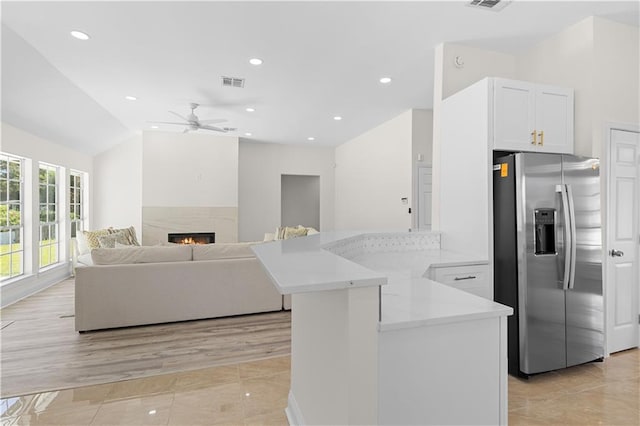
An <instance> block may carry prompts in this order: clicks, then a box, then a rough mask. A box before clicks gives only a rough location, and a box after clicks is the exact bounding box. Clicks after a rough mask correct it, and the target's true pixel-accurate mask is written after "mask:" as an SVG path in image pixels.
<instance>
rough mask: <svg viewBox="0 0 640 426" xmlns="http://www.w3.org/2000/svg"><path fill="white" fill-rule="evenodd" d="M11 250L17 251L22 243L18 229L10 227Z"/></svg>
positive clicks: (20, 248)
mask: <svg viewBox="0 0 640 426" xmlns="http://www.w3.org/2000/svg"><path fill="white" fill-rule="evenodd" d="M11 244H12V246H11V250H12V251H18V250H22V243H21V242H20V230H19V229H12V230H11Z"/></svg>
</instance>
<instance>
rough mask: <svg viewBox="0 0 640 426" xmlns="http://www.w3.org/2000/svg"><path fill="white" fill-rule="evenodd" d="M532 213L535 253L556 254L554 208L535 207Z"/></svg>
mask: <svg viewBox="0 0 640 426" xmlns="http://www.w3.org/2000/svg"><path fill="white" fill-rule="evenodd" d="M533 214H534V224H533V226H534V228H535V254H536V255H545V254H556V209H536V210H534V212H533Z"/></svg>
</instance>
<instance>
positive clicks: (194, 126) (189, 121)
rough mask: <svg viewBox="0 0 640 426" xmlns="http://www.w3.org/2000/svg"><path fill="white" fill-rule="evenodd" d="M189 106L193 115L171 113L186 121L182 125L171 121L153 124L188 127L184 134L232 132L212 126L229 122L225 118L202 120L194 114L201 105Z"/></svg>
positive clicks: (225, 128) (192, 104) (226, 128)
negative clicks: (193, 132) (206, 131)
mask: <svg viewBox="0 0 640 426" xmlns="http://www.w3.org/2000/svg"><path fill="white" fill-rule="evenodd" d="M189 106H190V107H191V114H189V115H188V116H186V117H184V116H182V115H180V114H178V113H177V112H173V111H169V112H170V113H171V114H173V115H175V116H176V117H178V118H180V119H182V120H184V122H182V123H176V122H169V121H152V122H151V123H158V124H177V125H181V126H186V127H185V129H184V131H183V132H182V133H187V132H189V131H192V130H194V131H195V130H199V129H204V130H213V131H216V132H222V133H227V132H228V131H229V130H232V129H230V128H228V127H217V126H212V124H217V123H224V122H225V121H227V120H225V119H223V118H214V119H210V120H200V119H199V118H198V116H197V115H195V113H194V111H195V109H196V108H198V106H200V105H199V104H196V103H191V104H189Z"/></svg>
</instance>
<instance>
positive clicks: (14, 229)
mask: <svg viewBox="0 0 640 426" xmlns="http://www.w3.org/2000/svg"><path fill="white" fill-rule="evenodd" d="M0 161H6V163H7V170H6V175H5V176H3V175H2V174H0V187H1V186H2V185H5V183H3V182H2V181H4V180H6V189H5V190H6V198H3V197H2V196H0V205H6V206H7V213H6V215H7V216H6V224H5V225H2V223H1V222H0V231H2V232H7V231H8V232H9V241H13V237H12V234H17V236H18V240H19V246H18V249H14V243H10V244H9V245H10V247H9V250H8V251H7V252H4V251H3V252H2V257H4V256H7V257H8V259H9V263H8V271H9V274H8V275H3V274H2V273H0V281H1V282H4V281H7V280H10V279H13V278H16V277H19V276H21V275H24V273H25V250H24V248H25V245H24V243H25V241H24V235H25V232H24V231H25V229H24V215H25V201H24V200H25V192H24V179H25V176H24V173H25V159H24V158H22V157H18V156H15V155H11V154H8V153H5V152H0ZM12 162H13V163H16V162H17V163H18V164H19V177H18V179H12V178H11V177H12V173H11V168H10V166H9V164H10V163H12ZM1 171H2V169H1V168H0V173H1ZM11 182H14V183H18V201H17V202H16V201H15V200H11V199H10V198H11ZM11 206H17V207H18V208H17V210H18V211H19V217H20V219H19V223H18V224H17V225H11V223H10V222H11V219H10V215H9V212H10V211H11V210H15V209H11ZM0 235H1V234H0ZM14 256H19V261H18V262H17V263H18V273H14Z"/></svg>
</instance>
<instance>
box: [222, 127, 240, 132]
mask: <svg viewBox="0 0 640 426" xmlns="http://www.w3.org/2000/svg"><path fill="white" fill-rule="evenodd" d="M223 129H224V130H226V131H227V132H235V131H236V130H238V128H237V127H223Z"/></svg>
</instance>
